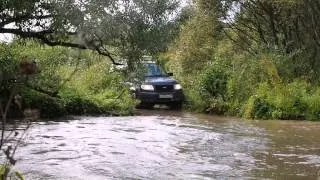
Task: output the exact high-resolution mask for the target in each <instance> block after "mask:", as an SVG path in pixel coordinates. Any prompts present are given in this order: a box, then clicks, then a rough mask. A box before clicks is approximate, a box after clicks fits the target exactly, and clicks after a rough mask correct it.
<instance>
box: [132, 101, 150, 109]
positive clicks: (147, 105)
mask: <svg viewBox="0 0 320 180" xmlns="http://www.w3.org/2000/svg"><path fill="white" fill-rule="evenodd" d="M153 106H154V103H149V102H140V103H139V104H138V105H136V108H137V109H153Z"/></svg>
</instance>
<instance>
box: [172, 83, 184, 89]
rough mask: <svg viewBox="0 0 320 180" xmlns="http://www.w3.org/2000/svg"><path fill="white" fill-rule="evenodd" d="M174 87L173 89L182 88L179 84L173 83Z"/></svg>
mask: <svg viewBox="0 0 320 180" xmlns="http://www.w3.org/2000/svg"><path fill="white" fill-rule="evenodd" d="M174 89H175V90H180V89H182V87H181V85H180V84H175V85H174Z"/></svg>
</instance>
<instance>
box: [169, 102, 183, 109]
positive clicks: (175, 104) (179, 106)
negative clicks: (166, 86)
mask: <svg viewBox="0 0 320 180" xmlns="http://www.w3.org/2000/svg"><path fill="white" fill-rule="evenodd" d="M169 106H170V108H171V109H173V110H181V109H182V101H177V102H172V103H170V104H169Z"/></svg>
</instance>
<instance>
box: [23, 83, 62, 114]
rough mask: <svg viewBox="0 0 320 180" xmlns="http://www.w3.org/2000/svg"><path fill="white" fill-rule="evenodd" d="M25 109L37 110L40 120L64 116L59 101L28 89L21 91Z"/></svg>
mask: <svg viewBox="0 0 320 180" xmlns="http://www.w3.org/2000/svg"><path fill="white" fill-rule="evenodd" d="M22 97H23V101H24V107H25V108H33V109H39V110H40V112H41V117H42V118H56V117H61V116H63V115H65V113H66V111H65V109H64V107H63V103H62V101H61V100H59V99H57V98H53V97H50V96H48V95H46V94H42V93H39V92H36V91H33V90H30V89H24V90H23V91H22Z"/></svg>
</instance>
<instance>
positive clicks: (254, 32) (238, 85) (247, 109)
mask: <svg viewBox="0 0 320 180" xmlns="http://www.w3.org/2000/svg"><path fill="white" fill-rule="evenodd" d="M318 5H319V4H318V2H314V1H278V0H275V1H273V0H272V1H241V2H240V1H237V0H230V1H207V0H197V1H195V3H194V4H191V9H192V8H193V9H195V10H194V11H191V12H192V13H193V16H190V17H191V18H190V19H189V20H188V21H186V22H185V23H183V24H182V25H181V31H180V34H179V37H178V38H177V39H176V40H175V41H173V43H172V44H171V46H170V48H169V51H168V52H167V53H165V54H162V55H161V58H162V59H163V61H165V62H166V67H167V68H168V69H170V71H172V72H177V73H175V76H176V78H177V79H179V80H180V81H181V84H182V85H183V87H184V90H185V93H186V97H187V101H186V102H187V105H188V106H186V107H188V108H189V109H191V110H196V111H202V112H209V113H211V112H214V113H225V114H231V115H238V116H242V117H245V118H250V119H251V118H253V119H310V120H319V119H320V117H319V84H318V78H317V77H318V72H319V68H318V67H319V66H318V65H317V62H318V57H319V56H317V53H318V52H319V51H318V49H319V46H318V45H317V42H318V41H319V37H318V36H317V34H318V32H319V29H318V27H319V26H316V25H317V23H318V21H317V22H312V21H313V20H316V19H317V18H318V17H319V16H318V14H319V12H320V11H317V12H315V10H316V9H318V8H319V6H318ZM311 6H313V7H311ZM210 7H213V8H214V10H215V11H212V9H210ZM307 9H309V10H307ZM230 11H232V12H233V13H231V14H230ZM232 14H233V15H234V17H232ZM199 17H201V18H202V19H201V18H199ZM205 19H211V20H210V23H209V24H208V23H207V24H204V21H205ZM312 19H313V20H312ZM306 22H310V23H309V25H306V24H305V23H306ZM319 22H320V21H319ZM304 24H305V25H304ZM194 34H196V35H198V37H193V36H192V35H194ZM205 47H209V48H205Z"/></svg>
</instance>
